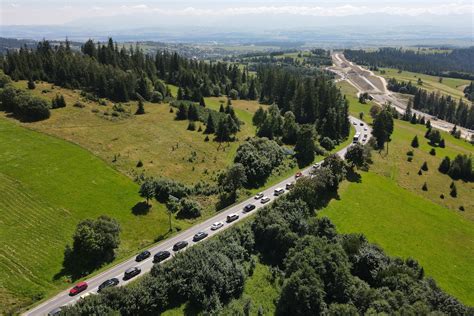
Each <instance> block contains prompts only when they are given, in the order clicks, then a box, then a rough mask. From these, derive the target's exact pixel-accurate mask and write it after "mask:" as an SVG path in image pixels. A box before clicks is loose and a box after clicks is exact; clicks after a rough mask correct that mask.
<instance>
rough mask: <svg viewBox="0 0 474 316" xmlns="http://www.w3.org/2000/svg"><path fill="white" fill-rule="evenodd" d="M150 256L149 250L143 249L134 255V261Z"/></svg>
mask: <svg viewBox="0 0 474 316" xmlns="http://www.w3.org/2000/svg"><path fill="white" fill-rule="evenodd" d="M150 256H151V252H149V251H148V250H145V251H143V252H142V253H140V254H139V255H138V256H136V257H135V261H136V262H140V261H143V260H145V259H146V258H149V257H150Z"/></svg>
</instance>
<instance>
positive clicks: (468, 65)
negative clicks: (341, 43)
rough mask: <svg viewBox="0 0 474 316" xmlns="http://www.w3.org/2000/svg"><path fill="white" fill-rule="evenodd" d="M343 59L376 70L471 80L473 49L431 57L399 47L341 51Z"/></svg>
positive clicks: (473, 69) (473, 70) (473, 67)
mask: <svg viewBox="0 0 474 316" xmlns="http://www.w3.org/2000/svg"><path fill="white" fill-rule="evenodd" d="M344 56H346V57H347V58H348V59H350V60H351V61H353V62H356V63H358V64H361V65H366V66H369V67H371V68H375V69H376V68H378V67H390V68H397V69H401V70H407V71H413V72H421V73H424V74H428V75H433V76H445V77H454V78H462V79H468V80H473V79H474V63H472V60H474V46H473V47H469V48H457V49H453V50H452V51H451V52H449V53H447V52H442V53H432V54H431V53H430V54H427V53H423V52H418V51H412V50H403V49H401V48H398V49H397V48H380V49H378V50H376V51H365V50H350V49H348V50H345V51H344Z"/></svg>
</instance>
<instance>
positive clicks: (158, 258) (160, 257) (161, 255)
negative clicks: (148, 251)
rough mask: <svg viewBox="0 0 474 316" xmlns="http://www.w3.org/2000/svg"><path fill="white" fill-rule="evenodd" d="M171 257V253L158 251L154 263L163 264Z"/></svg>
mask: <svg viewBox="0 0 474 316" xmlns="http://www.w3.org/2000/svg"><path fill="white" fill-rule="evenodd" d="M169 256H171V253H170V252H169V251H167V250H162V251H158V252H157V253H155V255H154V256H153V262H161V261H163V260H165V259H166V258H168V257H169Z"/></svg>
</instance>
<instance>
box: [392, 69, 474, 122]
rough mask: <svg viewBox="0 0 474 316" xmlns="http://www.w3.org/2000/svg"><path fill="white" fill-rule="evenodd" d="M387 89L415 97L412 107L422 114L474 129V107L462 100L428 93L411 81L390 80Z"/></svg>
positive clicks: (436, 93)
mask: <svg viewBox="0 0 474 316" xmlns="http://www.w3.org/2000/svg"><path fill="white" fill-rule="evenodd" d="M387 88H388V89H389V90H391V91H394V92H399V93H405V94H411V95H413V96H414V97H413V100H412V101H410V102H412V103H411V105H410V106H412V107H413V108H414V109H416V110H419V111H421V112H425V113H428V114H430V115H433V116H436V117H437V118H439V119H442V120H445V121H447V122H450V123H453V124H456V125H459V126H462V127H466V128H469V129H474V106H469V105H468V103H466V102H464V101H463V100H462V99H460V100H459V101H456V100H454V99H453V98H452V97H451V96H449V95H448V96H446V95H443V94H440V93H439V92H434V91H433V92H431V93H430V92H428V91H427V90H425V89H421V88H418V87H416V86H414V85H412V83H411V81H408V82H406V81H397V80H396V79H395V78H392V79H390V80H388V82H387Z"/></svg>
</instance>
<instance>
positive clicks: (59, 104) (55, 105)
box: [51, 94, 66, 109]
mask: <svg viewBox="0 0 474 316" xmlns="http://www.w3.org/2000/svg"><path fill="white" fill-rule="evenodd" d="M64 107H66V100H64V96H63V95H62V94H56V96H55V97H54V98H53V99H52V100H51V108H52V109H59V108H64Z"/></svg>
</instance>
